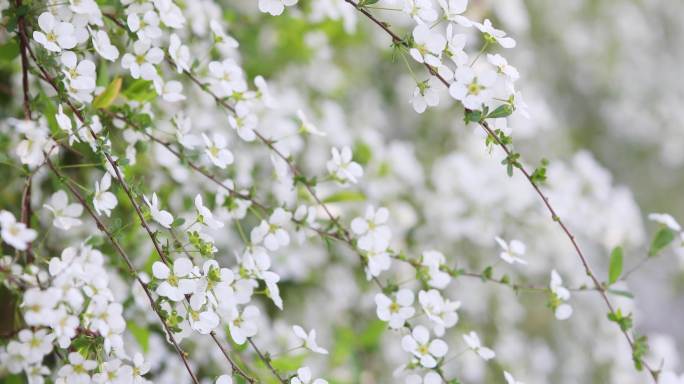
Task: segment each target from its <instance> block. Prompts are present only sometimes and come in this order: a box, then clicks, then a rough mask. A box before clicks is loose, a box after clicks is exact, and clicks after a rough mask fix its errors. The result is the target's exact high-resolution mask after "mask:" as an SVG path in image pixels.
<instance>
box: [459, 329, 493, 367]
mask: <svg viewBox="0 0 684 384" xmlns="http://www.w3.org/2000/svg"><path fill="white" fill-rule="evenodd" d="M463 340H465V342H466V344H468V347H469V348H470V349H472V350H473V351H475V353H477V354H478V355H479V356H480V357H481V358H482V359H483V360H485V361H487V360H491V359H493V358H494V357H496V353H494V351H492V350H491V349H489V348H487V347H484V346H482V343H481V342H480V337H479V336H478V335H477V333H475V331H471V332H470V333H466V334H464V335H463Z"/></svg>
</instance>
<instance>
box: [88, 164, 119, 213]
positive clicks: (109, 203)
mask: <svg viewBox="0 0 684 384" xmlns="http://www.w3.org/2000/svg"><path fill="white" fill-rule="evenodd" d="M111 186H112V176H111V175H110V174H109V173H108V172H107V173H105V174H104V176H103V177H102V180H100V182H97V181H96V182H95V195H94V196H93V207H94V208H95V212H97V214H98V215H101V214H103V213H104V214H105V215H106V216H107V217H109V215H111V213H112V209H114V208H115V207H116V205H117V204H118V201H117V200H116V196H115V195H114V194H113V193H111V192H109V187H111Z"/></svg>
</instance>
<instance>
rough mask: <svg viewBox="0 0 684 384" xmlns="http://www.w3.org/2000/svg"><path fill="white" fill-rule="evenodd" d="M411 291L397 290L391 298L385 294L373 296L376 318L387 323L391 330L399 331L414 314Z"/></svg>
mask: <svg viewBox="0 0 684 384" xmlns="http://www.w3.org/2000/svg"><path fill="white" fill-rule="evenodd" d="M413 300H414V296H413V291H411V290H410V289H401V290H399V291H398V292H397V293H396V294H395V295H394V297H393V298H389V297H387V296H386V295H385V294H382V293H378V294H376V295H375V304H376V305H377V310H376V313H377V315H378V318H379V319H380V320H382V321H386V322H388V323H389V327H390V328H392V329H400V328H401V327H403V326H404V324H405V323H406V320H408V319H410V318H411V316H413V315H414V314H415V313H416V310H415V308H413Z"/></svg>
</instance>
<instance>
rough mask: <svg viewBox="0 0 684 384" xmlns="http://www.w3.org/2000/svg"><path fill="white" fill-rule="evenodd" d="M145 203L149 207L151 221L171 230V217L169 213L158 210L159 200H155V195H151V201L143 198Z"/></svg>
mask: <svg viewBox="0 0 684 384" xmlns="http://www.w3.org/2000/svg"><path fill="white" fill-rule="evenodd" d="M143 199H145V203H146V204H147V205H148V206H149V207H150V214H151V215H152V219H154V221H156V222H157V223H159V225H161V226H162V227H164V228H171V223H173V216H172V215H171V213H169V212H168V211H165V210H160V209H159V199H158V198H157V193H156V192H155V193H152V201H151V202H150V201H149V200H147V196H143Z"/></svg>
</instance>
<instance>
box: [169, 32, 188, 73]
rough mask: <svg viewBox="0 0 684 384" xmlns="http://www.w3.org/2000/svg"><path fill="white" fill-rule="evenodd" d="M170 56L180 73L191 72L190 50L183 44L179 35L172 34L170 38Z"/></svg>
mask: <svg viewBox="0 0 684 384" xmlns="http://www.w3.org/2000/svg"><path fill="white" fill-rule="evenodd" d="M169 56H171V59H173V62H174V63H175V64H176V70H177V71H178V73H182V72H183V71H189V70H190V61H191V60H190V49H189V48H188V47H187V46H186V45H183V44H182V43H181V40H180V38H179V37H178V35H176V34H175V33H174V34H171V37H170V38H169Z"/></svg>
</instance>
